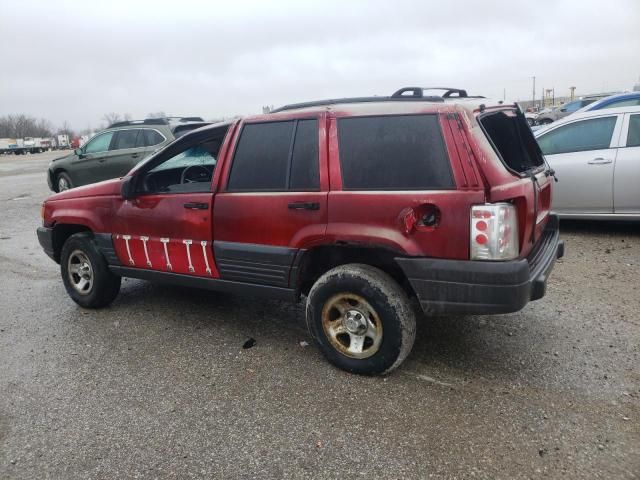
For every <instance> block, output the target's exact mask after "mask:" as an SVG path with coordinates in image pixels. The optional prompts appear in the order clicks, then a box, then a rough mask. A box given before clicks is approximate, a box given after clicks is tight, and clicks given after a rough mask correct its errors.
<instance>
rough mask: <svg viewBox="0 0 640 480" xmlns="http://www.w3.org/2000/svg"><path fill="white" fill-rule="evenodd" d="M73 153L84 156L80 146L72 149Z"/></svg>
mask: <svg viewBox="0 0 640 480" xmlns="http://www.w3.org/2000/svg"><path fill="white" fill-rule="evenodd" d="M73 153H75V154H76V155H77V156H78V158H84V152H83V151H82V149H81V148H76V149H75V150H74V151H73Z"/></svg>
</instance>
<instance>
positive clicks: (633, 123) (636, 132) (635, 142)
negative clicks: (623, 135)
mask: <svg viewBox="0 0 640 480" xmlns="http://www.w3.org/2000/svg"><path fill="white" fill-rule="evenodd" d="M627 147H640V115H631V117H629V133H628V134H627Z"/></svg>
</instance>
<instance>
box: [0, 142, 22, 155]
mask: <svg viewBox="0 0 640 480" xmlns="http://www.w3.org/2000/svg"><path fill="white" fill-rule="evenodd" d="M25 151H26V150H25V148H24V140H22V139H21V138H0V153H13V154H14V155H21V154H23V153H25Z"/></svg>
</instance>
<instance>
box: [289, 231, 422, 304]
mask: <svg viewBox="0 0 640 480" xmlns="http://www.w3.org/2000/svg"><path fill="white" fill-rule="evenodd" d="M301 255H302V257H301V258H300V259H298V267H297V269H294V271H293V275H294V278H292V283H294V284H295V285H296V290H297V295H300V294H304V295H307V294H308V293H309V291H310V290H311V287H312V286H313V284H314V283H315V282H316V281H317V280H318V279H319V278H320V277H321V276H322V275H323V274H324V273H326V272H327V271H329V270H331V269H332V268H335V267H338V266H340V265H346V264H350V263H360V264H365V265H370V266H372V267H377V268H379V269H380V270H382V271H384V272H386V273H387V274H388V275H389V276H391V277H392V278H393V279H394V280H395V281H396V282H398V284H399V285H400V286H401V287H402V289H403V290H404V291H405V292H406V293H407V295H408V296H409V297H414V296H415V292H414V291H413V287H411V284H410V283H409V281H408V279H407V277H406V275H405V273H404V272H403V270H402V268H401V267H400V265H399V264H398V262H397V261H396V257H399V256H405V255H404V254H403V253H400V252H398V251H396V250H394V249H392V248H389V247H388V246H382V245H357V244H348V243H345V244H342V245H341V244H332V245H318V246H315V247H312V248H309V249H307V250H304V252H303V253H302V254H301Z"/></svg>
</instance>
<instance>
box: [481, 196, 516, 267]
mask: <svg viewBox="0 0 640 480" xmlns="http://www.w3.org/2000/svg"><path fill="white" fill-rule="evenodd" d="M519 251H520V249H519V247H518V216H517V212H516V207H514V206H513V205H511V204H510V203H493V204H487V205H475V206H473V207H471V259H472V260H512V259H514V258H517V257H518V253H519Z"/></svg>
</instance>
